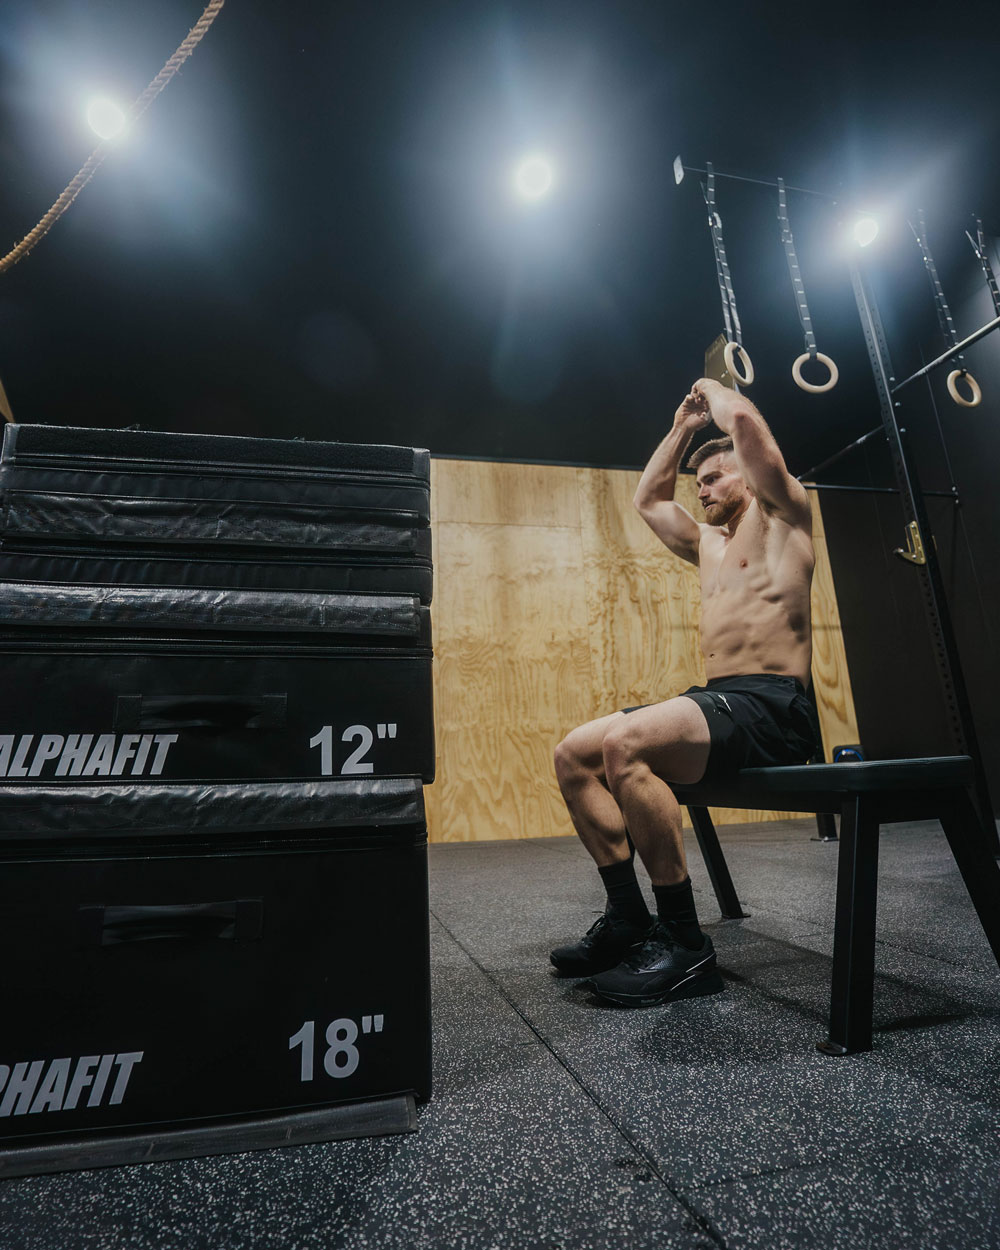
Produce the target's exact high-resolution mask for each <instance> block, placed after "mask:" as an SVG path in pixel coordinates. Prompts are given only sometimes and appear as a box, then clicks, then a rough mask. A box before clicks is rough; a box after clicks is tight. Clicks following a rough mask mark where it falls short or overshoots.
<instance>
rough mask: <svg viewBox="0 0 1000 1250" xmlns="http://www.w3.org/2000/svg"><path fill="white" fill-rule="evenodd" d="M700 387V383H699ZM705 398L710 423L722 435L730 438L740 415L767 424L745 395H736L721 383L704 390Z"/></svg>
mask: <svg viewBox="0 0 1000 1250" xmlns="http://www.w3.org/2000/svg"><path fill="white" fill-rule="evenodd" d="M699 385H701V383H699ZM705 398H706V399H707V400H708V407H709V411H710V412H711V414H712V421H713V422H714V424H715V425H717V426H718V427H719V429H720V430H721V431H722V432H723V434H728V435H730V437H731V436H732V435H733V433H734V432H735V429H736V421H737V418H738V417H739V416H740V414H741V413H742V414H744V415H751V416H754V417H756V418H757V419H758V420H759V421H762V422H764V425H765V427H766V425H767V423H766V422H765V421H764V418H763V417H762V416H761V415H760V410H759V409H758V408H757V406H756V405H755V404H754V403H752V402H751V400H749V399H747V397H746V396H745V395H737V393H736V392H735V391H734V390H731V389H730V388H729V387H728V386H723V385H722V383H721V382H716V383H715V384H714V385H713V386H712V387H711V389H708V388H706V389H705Z"/></svg>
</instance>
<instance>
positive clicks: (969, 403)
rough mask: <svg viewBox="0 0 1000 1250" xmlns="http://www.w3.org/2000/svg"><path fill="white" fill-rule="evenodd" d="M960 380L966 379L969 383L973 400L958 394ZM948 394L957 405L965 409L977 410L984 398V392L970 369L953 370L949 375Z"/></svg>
mask: <svg viewBox="0 0 1000 1250" xmlns="http://www.w3.org/2000/svg"><path fill="white" fill-rule="evenodd" d="M958 378H965V380H966V382H968V384H969V390H970V391H972V398H971V399H966V398H965V396H964V395H960V394H959V393H958ZM948 394H949V395H950V396H951V397H952V399H953V400H954V401H955V403H956V404H961V405H962V407H963V408H975V407H977V406H978V405H979V403H980V401H981V400H982V398H983V392H982V391H981V390H980V389H979V383H978V382H977V381H976V379H975V378H974V377H973V376H972V374H971V373H970V372H969V371H968V369H952V371H951V373H949V374H948Z"/></svg>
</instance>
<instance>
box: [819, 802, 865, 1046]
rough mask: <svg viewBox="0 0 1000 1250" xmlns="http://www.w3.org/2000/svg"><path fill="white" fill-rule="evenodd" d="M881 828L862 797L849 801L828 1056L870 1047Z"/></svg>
mask: <svg viewBox="0 0 1000 1250" xmlns="http://www.w3.org/2000/svg"><path fill="white" fill-rule="evenodd" d="M878 830H879V824H878V819H877V817H876V816H874V815H873V814H871V812H870V810H869V809H868V807H867V806H866V804H865V800H864V797H863V796H862V795H852V796H851V797H850V798H849V799H847V800H846V801H845V803H844V806H843V809H842V814H841V819H840V852H839V861H838V868H837V913H836V917H835V920H834V930H833V979H832V983H831V989H830V1035H829V1037H828V1038H827V1040H826V1041H825V1042H819V1043H817V1047H818V1049H819V1050H821V1051H822V1052H823V1053H824V1054H825V1055H853V1054H856V1053H857V1052H858V1051H862V1050H871V1048H872V1008H873V997H874V993H875V902H876V895H877V891H878Z"/></svg>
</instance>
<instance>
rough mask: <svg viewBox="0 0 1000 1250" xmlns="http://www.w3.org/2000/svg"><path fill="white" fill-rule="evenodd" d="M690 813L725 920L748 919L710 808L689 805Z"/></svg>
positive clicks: (702, 855)
mask: <svg viewBox="0 0 1000 1250" xmlns="http://www.w3.org/2000/svg"><path fill="white" fill-rule="evenodd" d="M688 815H689V816H690V817H691V824H692V825H693V826H694V832H695V836H696V837H697V839H698V845H699V847H701V857H702V859H703V860H704V861H705V867H706V868H707V869H708V876H709V879H710V880H711V882H712V888H713V889H714V890H715V897H716V898H717V899H718V900H719V910H720V911H721V912H722V918H723V920H744V919H746V912H745V911H744V910H743V908H742V907H741V906H740V900H739V899H738V898H737V897H736V887H735V886H734V885H733V879H732V877H731V876H730V875H729V865H728V864H727V863H726V857H725V855H723V853H722V846H721V845H720V843H719V835H718V834H717V833H716V832H715V825H713V824H712V817H711V816H710V815H709V814H708V808H707V807H689V808H688Z"/></svg>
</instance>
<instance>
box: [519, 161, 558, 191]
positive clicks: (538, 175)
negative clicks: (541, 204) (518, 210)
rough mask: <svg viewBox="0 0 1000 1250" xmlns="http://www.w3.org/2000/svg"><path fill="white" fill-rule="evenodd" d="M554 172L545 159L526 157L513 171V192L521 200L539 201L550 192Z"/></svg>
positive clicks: (553, 181)
mask: <svg viewBox="0 0 1000 1250" xmlns="http://www.w3.org/2000/svg"><path fill="white" fill-rule="evenodd" d="M554 184H555V172H554V171H553V168H552V163H551V161H549V160H548V158H547V157H544V156H539V155H532V156H526V157H525V158H524V159H523V160H522V161H521V162H520V163H519V164H518V166H517V168H516V169H515V170H514V190H515V191H516V192H517V194H518V195H519V196H520V197H521V199H522V200H541V199H544V198H545V196H546V195H548V193H549V192H550V191H551V190H552V187H553V185H554Z"/></svg>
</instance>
